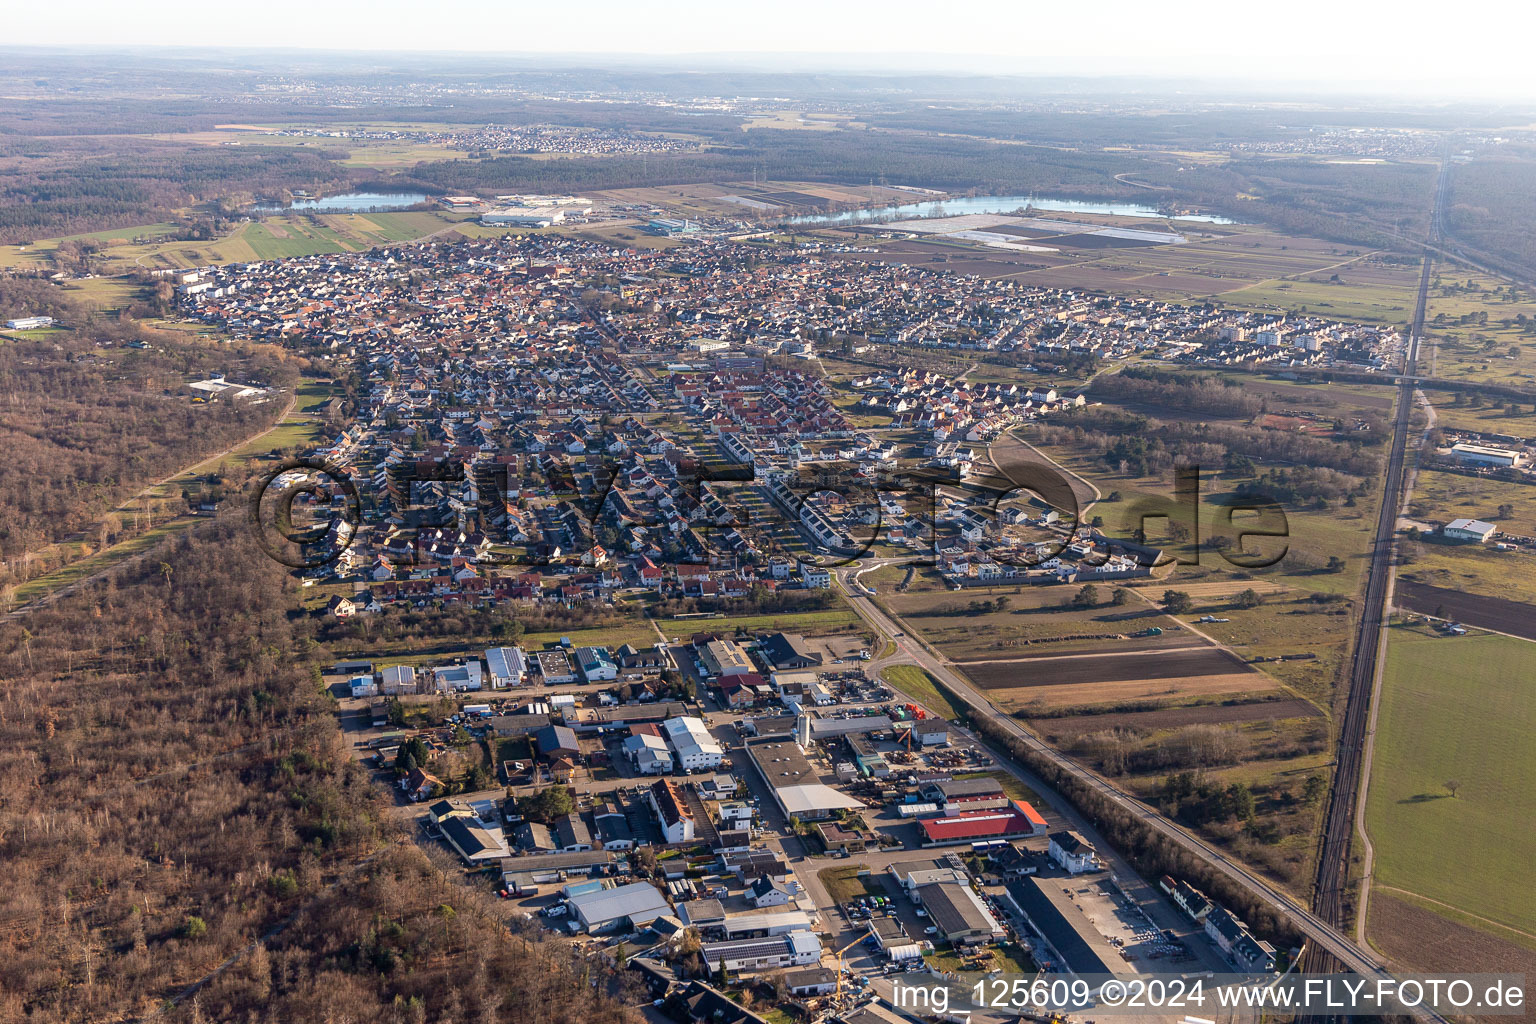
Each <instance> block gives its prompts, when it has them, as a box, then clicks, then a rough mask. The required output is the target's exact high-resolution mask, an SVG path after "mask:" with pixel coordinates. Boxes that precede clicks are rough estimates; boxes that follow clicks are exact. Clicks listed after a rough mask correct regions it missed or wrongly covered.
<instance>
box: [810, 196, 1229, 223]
mask: <svg viewBox="0 0 1536 1024" xmlns="http://www.w3.org/2000/svg"><path fill="white" fill-rule="evenodd" d="M1021 206H1031V207H1034V208H1035V209H1036V210H1038V211H1041V212H1043V213H1102V214H1110V215H1113V216H1116V217H1149V218H1153V217H1155V218H1157V219H1159V220H1187V221H1198V222H1200V223H1202V224H1236V223H1237V221H1235V220H1232V219H1231V218H1230V217H1222V216H1219V215H1218V214H1214V213H1192V214H1188V215H1186V216H1181V217H1168V216H1167V215H1166V214H1163V213H1159V212H1158V209H1157V207H1155V206H1148V205H1146V204H1145V203H1122V202H1101V201H1095V200H1087V199H1054V198H1052V197H1050V196H958V197H956V198H954V199H944V200H931V201H929V202H925V203H905V204H903V205H901V206H882V207H879V208H878V209H872V210H849V211H847V212H845V213H838V214H832V215H828V216H823V215H807V216H804V217H790V218H789V219H787V220H785V221H784V223H786V224H847V223H850V222H853V221H864V220H877V219H878V220H907V219H910V218H917V217H936V216H939V215H941V214H942V215H946V216H950V217H958V216H961V215H964V214H968V213H1012V212H1013V211H1015V210H1017V209H1019V208H1020V207H1021Z"/></svg>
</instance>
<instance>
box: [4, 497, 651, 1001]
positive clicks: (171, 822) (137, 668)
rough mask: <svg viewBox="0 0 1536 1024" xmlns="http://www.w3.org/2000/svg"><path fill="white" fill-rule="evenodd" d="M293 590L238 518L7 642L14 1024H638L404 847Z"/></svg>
mask: <svg viewBox="0 0 1536 1024" xmlns="http://www.w3.org/2000/svg"><path fill="white" fill-rule="evenodd" d="M297 593H298V588H297V582H296V581H295V580H294V579H292V578H290V577H288V576H287V575H285V574H284V573H283V572H282V571H281V570H280V568H279V567H277V566H275V565H274V564H273V563H272V562H271V561H270V560H268V559H266V558H264V557H262V556H261V554H260V552H259V551H258V550H257V548H256V547H255V545H254V543H253V542H252V541H251V539H250V537H249V534H248V533H247V531H246V530H245V529H244V527H243V524H241V523H240V522H239V521H238V516H235V517H232V518H229V519H221V520H219V521H217V522H212V523H208V524H205V525H203V526H201V527H199V528H197V529H195V530H190V531H187V532H185V533H183V534H180V535H178V536H177V538H176V539H174V540H172V541H169V542H167V543H166V544H165V545H164V546H163V547H162V548H161V549H160V550H159V551H158V552H156V553H155V554H154V555H153V556H152V557H150V558H148V559H146V560H144V561H142V562H140V563H137V564H136V565H132V566H129V567H125V568H123V569H120V570H119V571H118V573H117V574H116V575H115V576H114V577H112V578H110V579H108V580H107V581H105V582H103V583H101V584H98V585H94V586H93V587H92V588H90V589H89V590H87V591H85V592H81V593H78V594H75V595H73V596H71V597H69V598H66V599H65V600H63V601H61V602H60V603H59V604H57V605H55V606H52V607H48V608H44V609H40V610H38V611H35V612H33V613H32V614H31V615H29V616H28V617H27V618H25V619H24V620H21V621H11V622H5V623H4V624H0V793H3V794H4V797H3V799H0V862H3V863H5V864H6V865H7V870H8V872H9V877H8V882H9V884H8V885H7V886H6V887H5V888H4V890H3V892H0V920H3V921H4V922H5V928H4V930H3V933H0V1019H4V1020H28V1021H32V1022H35V1024H51V1022H62V1021H82V1020H108V1019H111V1020H119V1019H123V1018H126V1017H131V1016H141V1015H144V1014H147V1013H148V1012H150V1011H151V1010H154V1009H155V1008H156V1007H161V1006H164V1005H166V1002H167V1000H169V999H172V998H175V997H178V996H179V995H183V994H185V996H186V997H185V998H181V999H180V1001H179V1002H178V1003H176V1005H175V1006H174V1008H173V1009H172V1010H171V1012H169V1013H166V1014H164V1015H162V1017H161V1019H163V1020H166V1021H169V1022H171V1024H182V1022H186V1024H201V1022H204V1021H211V1020H217V1021H234V1020H240V1021H247V1020H249V1021H292V1020H306V1021H342V1020H352V1021H364V1020H366V1021H386V1022H395V1021H398V1022H401V1024H406V1022H409V1024H418V1022H428V1021H432V1022H437V1021H442V1022H445V1024H446V1022H449V1021H452V1022H454V1024H459V1022H462V1021H465V1020H475V1021H507V1022H524V1021H526V1022H529V1024H533V1022H540V1024H543V1022H562V1021H585V1022H591V1024H610V1022H619V1021H627V1020H629V1019H630V1017H629V1011H628V1010H626V1009H624V1007H623V1006H622V1005H620V1004H619V1003H618V1002H615V1001H614V1000H613V999H612V998H610V996H609V995H608V991H609V988H608V986H599V987H596V988H594V987H592V986H588V985H583V984H580V983H579V981H578V980H577V979H578V978H581V977H586V976H588V974H589V973H590V971H591V969H590V968H589V967H588V965H586V964H580V963H576V962H573V961H572V960H571V959H570V957H569V954H568V953H567V952H566V951H565V949H564V947H562V946H559V945H557V944H554V943H548V944H546V943H545V942H542V941H540V940H539V939H538V938H537V937H536V936H525V935H523V934H521V933H520V932H519V933H517V934H514V933H511V932H509V931H508V930H507V928H506V926H505V925H504V924H503V923H502V922H501V921H500V919H499V918H498V917H497V916H496V914H495V912H494V901H493V899H492V897H491V895H490V893H489V891H484V890H477V889H475V888H473V887H469V886H465V885H461V884H457V883H455V882H454V881H453V879H454V878H455V877H456V876H457V874H458V869H457V867H456V866H455V865H452V864H447V863H444V862H442V861H440V860H438V859H434V857H432V856H429V855H428V854H426V853H423V852H422V851H420V850H418V849H416V848H415V847H412V846H403V845H397V844H396V843H395V840H396V838H397V836H396V833H395V831H394V827H393V826H392V825H391V824H389V822H388V821H387V819H386V818H385V816H384V807H385V803H384V801H386V800H387V797H385V796H384V794H385V790H384V789H383V788H382V787H379V786H377V785H375V784H374V783H373V782H372V781H371V779H370V778H369V775H368V772H367V771H366V770H364V769H363V768H362V767H361V765H360V764H359V763H358V762H357V761H355V760H354V759H353V757H352V756H351V751H350V749H349V748H348V747H347V746H346V744H345V743H344V742H343V741H342V738H341V734H340V732H339V731H338V729H337V726H336V722H335V718H334V716H333V715H332V712H331V707H330V704H329V698H328V697H327V696H325V695H324V694H323V693H322V692H321V690H320V688H319V685H318V681H319V671H318V664H319V659H320V651H321V648H319V647H317V646H316V645H314V644H313V643H311V642H309V641H306V640H303V639H301V638H300V637H298V636H297V635H296V633H295V631H294V628H293V626H294V623H295V622H296V621H299V619H297V618H296V617H295V612H294V610H293V609H294V607H295V605H296V603H297ZM258 939H260V941H257V940H258ZM253 942H255V945H254V946H252V943H253ZM235 954H243V955H242V957H241V959H239V961H238V962H237V963H236V964H235V966H234V967H233V968H232V969H230V970H228V971H226V972H225V973H223V974H221V975H219V976H218V977H217V978H215V979H212V980H211V982H210V983H209V984H207V985H206V986H205V987H203V988H201V989H198V990H196V991H195V992H190V993H188V992H187V991H186V990H187V988H188V986H190V985H192V984H193V983H195V982H197V981H199V980H200V979H203V978H204V977H205V976H206V975H208V974H209V973H210V972H212V971H213V969H214V968H215V967H217V966H218V965H219V964H220V963H221V962H223V961H224V960H225V959H226V958H227V957H230V956H231V955H235ZM593 976H594V977H601V972H600V971H599V972H598V973H597V974H596V975H593Z"/></svg>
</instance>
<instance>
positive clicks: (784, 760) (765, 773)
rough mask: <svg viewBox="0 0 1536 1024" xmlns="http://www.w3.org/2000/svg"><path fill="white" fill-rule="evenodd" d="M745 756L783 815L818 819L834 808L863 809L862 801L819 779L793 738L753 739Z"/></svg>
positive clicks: (831, 811)
mask: <svg viewBox="0 0 1536 1024" xmlns="http://www.w3.org/2000/svg"><path fill="white" fill-rule="evenodd" d="M747 758H748V759H749V760H750V761H751V762H752V766H753V767H754V768H756V769H757V773H758V774H759V775H761V776H762V777H763V781H764V782H766V783H768V791H769V792H770V793H772V794H773V802H774V803H776V804H778V805H779V810H780V811H782V812H783V814H784V816H785V817H786V818H799V819H800V820H802V821H820V820H822V819H824V818H830V817H832V816H833V815H834V814H836V813H837V812H838V811H840V810H842V811H858V810H863V808H864V805H863V804H862V803H860V802H859V801H858V800H855V799H854V798H853V797H851V796H848V795H847V794H846V793H842V792H840V791H838V790H836V789H833V788H832V787H831V786H828V785H826V784H825V783H823V782H822V781H821V776H820V775H819V774H818V773H817V771H816V766H815V765H813V764H811V762H810V761H809V760H808V759H807V758H806V756H805V754H804V753H802V752H801V750H800V747H799V745H798V744H797V743H795V741H794V740H767V739H764V740H753V741H751V742H749V743H748V744H747Z"/></svg>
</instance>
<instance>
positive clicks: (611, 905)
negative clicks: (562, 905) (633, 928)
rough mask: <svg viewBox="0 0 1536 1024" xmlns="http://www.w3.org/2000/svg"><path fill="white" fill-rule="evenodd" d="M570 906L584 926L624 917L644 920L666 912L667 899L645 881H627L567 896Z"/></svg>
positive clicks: (638, 920)
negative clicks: (627, 882) (622, 883)
mask: <svg viewBox="0 0 1536 1024" xmlns="http://www.w3.org/2000/svg"><path fill="white" fill-rule="evenodd" d="M570 902H571V909H572V910H573V911H574V912H575V914H576V916H577V917H578V918H580V919H581V922H582V923H583V924H585V925H586V926H587V927H589V928H590V927H593V926H595V925H601V924H606V923H607V922H609V921H616V920H618V919H619V918H621V917H627V918H629V919H630V920H631V921H637V922H645V921H649V920H651V919H652V918H654V917H655V916H656V915H658V914H665V913H668V912H669V911H670V910H671V908H670V907H668V906H667V899H666V897H665V896H663V895H662V894H661V891H660V890H658V889H657V888H656V887H655V886H654V885H652V884H650V883H649V882H631V883H629V884H628V885H621V886H618V887H616V888H613V889H597V890H594V891H592V892H584V893H578V894H577V895H575V896H572V897H571V900H570Z"/></svg>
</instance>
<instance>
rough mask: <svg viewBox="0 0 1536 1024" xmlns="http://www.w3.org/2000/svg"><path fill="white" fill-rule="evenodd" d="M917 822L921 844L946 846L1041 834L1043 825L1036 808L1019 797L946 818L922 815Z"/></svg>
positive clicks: (1043, 833)
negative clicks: (1004, 804) (997, 806)
mask: <svg viewBox="0 0 1536 1024" xmlns="http://www.w3.org/2000/svg"><path fill="white" fill-rule="evenodd" d="M917 824H918V827H919V828H921V829H922V830H923V845H924V846H948V845H951V844H953V843H973V842H978V841H980V840H983V839H1005V838H1011V837H1013V836H1043V835H1045V828H1046V826H1045V819H1044V818H1042V817H1040V812H1039V811H1037V810H1035V809H1034V808H1033V807H1031V806H1030V805H1029V804H1027V803H1025V802H1024V801H1023V800H1015V801H1013V803H1012V805H1011V806H1009V807H1008V808H1006V809H999V810H995V811H962V812H961V813H959V814H955V815H952V816H950V817H947V818H923V819H921V820H920V821H918V823H917Z"/></svg>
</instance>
